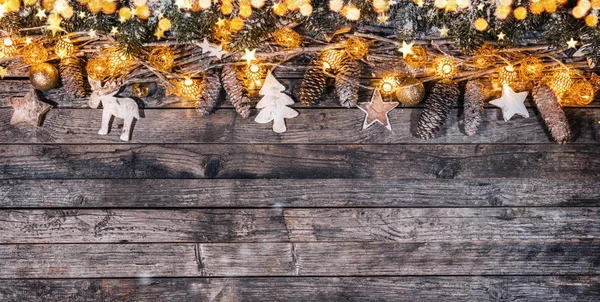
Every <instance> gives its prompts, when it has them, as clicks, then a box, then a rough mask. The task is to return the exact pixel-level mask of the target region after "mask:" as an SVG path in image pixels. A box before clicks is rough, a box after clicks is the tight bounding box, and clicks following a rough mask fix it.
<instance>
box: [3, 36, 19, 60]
mask: <svg viewBox="0 0 600 302" xmlns="http://www.w3.org/2000/svg"><path fill="white" fill-rule="evenodd" d="M17 51H18V49H17V47H16V46H15V41H14V40H13V39H11V38H9V37H6V38H4V39H3V40H2V42H0V58H6V57H12V56H14V55H16V54H17Z"/></svg>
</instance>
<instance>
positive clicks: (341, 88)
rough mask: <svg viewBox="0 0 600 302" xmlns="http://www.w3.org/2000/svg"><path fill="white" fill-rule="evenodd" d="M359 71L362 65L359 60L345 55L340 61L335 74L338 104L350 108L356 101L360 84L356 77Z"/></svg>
mask: <svg viewBox="0 0 600 302" xmlns="http://www.w3.org/2000/svg"><path fill="white" fill-rule="evenodd" d="M361 72H362V65H361V64H360V61H357V60H353V59H351V58H350V57H347V59H346V60H345V61H344V62H343V63H342V65H341V67H340V69H339V72H338V74H337V75H336V76H335V92H336V93H337V96H338V99H339V101H340V105H342V106H344V107H348V108H350V107H352V106H353V105H356V102H358V89H359V86H360V82H359V81H358V77H359V76H360V73H361Z"/></svg>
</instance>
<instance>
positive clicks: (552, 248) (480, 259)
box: [0, 240, 600, 278]
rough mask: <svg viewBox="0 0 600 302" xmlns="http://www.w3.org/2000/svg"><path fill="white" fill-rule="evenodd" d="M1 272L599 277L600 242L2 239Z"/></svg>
mask: <svg viewBox="0 0 600 302" xmlns="http://www.w3.org/2000/svg"><path fill="white" fill-rule="evenodd" d="M0 259H1V260H2V261H0V278H111V277H131V278H133V277H139V278H145V277H161V276H162V277H198V276H214V277H221V276H223V277H235V276H369V275H377V276H386V275H397V276H398V275H402V276H404V275H407V276H408V275H597V274H598V273H600V265H598V263H600V241H597V240H591V241H585V242H584V241H551V242H548V241H500V240H494V241H473V242H460V243H459V242H433V243H396V242H394V243H366V242H362V243H355V242H331V243H304V242H300V243H215V244H192V243H170V244H81V245H79V244H42V245H31V244H27V245H0Z"/></svg>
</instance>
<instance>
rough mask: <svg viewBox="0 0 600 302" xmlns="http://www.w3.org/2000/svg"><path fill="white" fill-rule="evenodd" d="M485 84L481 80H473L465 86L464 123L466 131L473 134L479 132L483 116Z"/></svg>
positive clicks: (470, 134) (469, 134)
mask: <svg viewBox="0 0 600 302" xmlns="http://www.w3.org/2000/svg"><path fill="white" fill-rule="evenodd" d="M483 100H484V95H483V84H482V83H481V82H480V81H477V80H472V81H469V82H467V85H466V87H465V104H464V115H463V123H464V126H465V133H466V134H467V135H468V136H473V135H475V133H476V132H477V128H478V127H479V124H481V119H482V116H483Z"/></svg>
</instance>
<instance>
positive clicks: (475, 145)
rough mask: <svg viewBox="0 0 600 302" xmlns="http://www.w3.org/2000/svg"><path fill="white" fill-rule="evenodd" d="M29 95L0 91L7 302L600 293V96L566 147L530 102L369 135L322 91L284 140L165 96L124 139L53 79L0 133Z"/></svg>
mask: <svg viewBox="0 0 600 302" xmlns="http://www.w3.org/2000/svg"><path fill="white" fill-rule="evenodd" d="M278 77H279V79H280V80H281V81H282V82H283V83H284V84H285V85H286V86H287V87H288V88H289V89H288V91H292V94H293V95H294V96H295V98H296V99H297V93H298V90H299V87H300V82H301V79H300V77H301V73H299V74H293V73H289V74H285V75H282V74H279V75H278ZM364 81H365V82H368V81H370V80H369V79H365V80H364ZM29 87H30V86H29V83H28V81H27V80H26V79H18V78H14V79H11V80H5V81H2V82H0V142H1V144H0V165H1V169H2V173H1V174H0V243H1V244H0V301H145V300H155V301H265V300H268V301H384V300H388V301H455V300H456V301H457V300H460V301H464V300H472V301H599V300H600V239H599V238H600V237H599V235H600V220H599V218H600V208H599V206H600V181H599V176H600V148H599V146H600V145H599V144H598V141H599V140H600V124H599V120H600V106H599V103H597V102H596V103H593V104H592V105H591V106H588V107H585V108H566V112H567V116H568V118H569V121H570V122H571V124H572V129H573V134H574V141H573V142H572V143H570V144H568V145H565V146H559V145H555V144H553V143H552V142H550V140H549V138H548V135H547V133H546V132H545V130H544V127H543V122H542V120H541V118H540V115H539V113H538V112H537V111H536V110H535V109H534V108H532V107H531V106H530V109H529V110H530V113H531V114H532V118H529V119H524V118H520V117H515V118H514V119H513V120H511V121H509V122H504V121H503V120H502V115H501V111H500V110H498V109H496V108H493V107H486V110H485V114H484V121H483V124H482V125H481V127H480V131H479V133H478V134H477V135H476V136H474V137H467V136H465V135H464V134H463V130H462V125H461V124H460V118H459V117H460V115H461V114H462V112H461V111H462V110H461V109H460V108H461V106H460V104H459V106H457V108H456V109H455V110H453V111H452V113H451V116H450V118H449V120H448V122H447V124H446V126H445V127H444V129H443V130H442V131H441V132H440V133H439V135H438V138H437V139H434V140H429V141H424V140H419V139H417V138H415V137H413V135H412V134H411V131H414V130H413V128H414V127H415V125H416V120H417V118H418V116H419V113H420V112H421V108H422V107H421V106H417V107H409V108H406V107H404V108H397V109H395V110H394V111H393V112H392V113H391V114H390V119H391V123H392V127H393V132H389V131H387V130H386V129H384V128H383V127H381V126H374V127H372V128H370V129H368V130H363V131H361V126H362V123H363V118H364V114H363V113H362V112H361V111H360V110H358V109H356V108H353V109H344V108H340V107H339V106H338V105H337V103H336V101H335V96H334V94H333V93H332V92H331V91H328V92H327V93H326V94H325V95H324V101H323V102H322V103H321V104H320V105H319V106H317V107H311V108H304V107H301V106H300V105H296V106H295V107H298V111H299V112H300V116H298V117H297V118H295V119H292V120H288V123H287V124H288V132H286V133H284V134H276V133H274V132H272V131H271V125H270V124H269V125H261V124H256V123H254V122H253V117H252V118H250V119H242V118H240V117H239V116H237V115H236V113H235V111H234V110H233V109H232V107H231V105H230V104H229V103H228V102H224V103H223V104H222V105H220V106H219V108H218V110H217V111H216V112H215V114H213V115H211V116H209V117H200V116H199V115H198V114H197V113H196V112H195V110H194V109H193V104H187V103H181V102H171V101H172V99H170V98H161V95H160V93H159V94H158V95H157V96H155V97H152V98H149V99H147V100H145V101H144V108H143V116H144V118H142V119H141V120H140V121H138V122H137V123H136V124H135V127H134V131H133V138H132V141H131V142H130V143H124V142H121V141H120V140H119V137H118V136H119V130H120V127H122V121H121V120H116V121H115V122H114V123H113V128H112V132H111V133H110V134H109V135H108V136H100V135H98V134H96V133H97V131H98V129H99V128H100V121H101V115H102V112H101V110H98V109H90V108H89V107H87V100H69V99H68V98H67V97H65V96H64V93H63V91H62V90H60V89H59V90H56V91H53V92H50V93H47V94H46V95H45V97H46V100H48V101H50V102H53V103H54V104H55V105H56V108H54V109H52V110H51V111H50V112H49V113H48V114H47V116H46V118H45V121H44V124H43V127H41V128H39V129H34V128H33V127H31V126H28V125H16V126H10V125H9V123H8V121H9V120H10V116H11V114H12V109H11V108H10V106H9V105H8V103H7V98H8V97H9V96H22V95H24V94H25V93H26V92H27V90H28V89H29ZM124 94H127V91H125V92H124ZM361 94H362V97H361V100H362V101H368V100H369V98H370V93H369V92H367V91H362V92H361ZM529 104H530V105H531V103H529ZM255 114H256V112H254V114H253V116H254V115H255Z"/></svg>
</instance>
